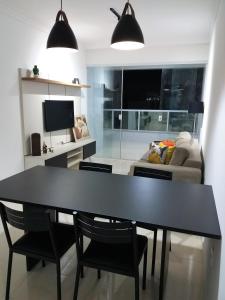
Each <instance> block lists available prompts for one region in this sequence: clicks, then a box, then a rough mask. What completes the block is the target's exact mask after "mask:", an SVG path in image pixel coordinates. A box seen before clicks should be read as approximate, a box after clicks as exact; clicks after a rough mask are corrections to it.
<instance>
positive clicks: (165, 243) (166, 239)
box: [159, 230, 171, 300]
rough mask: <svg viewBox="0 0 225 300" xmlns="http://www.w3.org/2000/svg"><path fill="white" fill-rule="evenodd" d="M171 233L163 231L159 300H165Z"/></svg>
mask: <svg viewBox="0 0 225 300" xmlns="http://www.w3.org/2000/svg"><path fill="white" fill-rule="evenodd" d="M170 241H171V233H170V231H167V230H163V239H162V252H161V268H160V283H159V300H163V296H164V289H165V285H166V280H167V274H168V265H169V253H170Z"/></svg>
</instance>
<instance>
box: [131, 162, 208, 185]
mask: <svg viewBox="0 0 225 300" xmlns="http://www.w3.org/2000/svg"><path fill="white" fill-rule="evenodd" d="M136 166H137V167H142V168H150V169H156V170H165V171H169V172H171V173H172V180H174V181H183V182H191V183H201V178H202V174H201V170H200V169H198V168H190V167H184V166H172V165H163V164H152V163H149V162H144V161H137V162H135V163H134V164H132V165H131V167H130V171H129V173H128V175H130V176H133V174H134V168H135V167H136Z"/></svg>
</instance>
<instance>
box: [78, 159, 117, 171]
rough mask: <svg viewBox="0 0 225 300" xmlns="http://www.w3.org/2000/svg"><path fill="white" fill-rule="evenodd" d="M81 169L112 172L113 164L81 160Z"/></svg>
mask: <svg viewBox="0 0 225 300" xmlns="http://www.w3.org/2000/svg"><path fill="white" fill-rule="evenodd" d="M79 170H84V171H95V172H103V173H112V165H108V164H99V163H93V162H89V161H80V163H79Z"/></svg>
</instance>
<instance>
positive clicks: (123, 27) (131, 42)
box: [110, 0, 144, 50]
mask: <svg viewBox="0 0 225 300" xmlns="http://www.w3.org/2000/svg"><path fill="white" fill-rule="evenodd" d="M110 10H111V11H112V12H113V13H114V14H115V15H116V16H117V18H118V24H117V25H116V28H115V29H114V32H113V35H112V39H111V47H112V48H114V49H117V50H136V49H141V48H143V47H144V37H143V33H142V31H141V28H140V26H139V24H138V22H137V20H136V18H135V12H134V9H133V7H132V5H131V4H130V3H129V0H128V1H127V3H126V4H125V7H124V10H123V13H122V16H120V14H119V13H118V12H117V11H115V9H113V8H110Z"/></svg>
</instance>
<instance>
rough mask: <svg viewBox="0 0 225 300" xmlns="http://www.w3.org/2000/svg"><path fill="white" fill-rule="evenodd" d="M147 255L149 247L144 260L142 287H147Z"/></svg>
mask: <svg viewBox="0 0 225 300" xmlns="http://www.w3.org/2000/svg"><path fill="white" fill-rule="evenodd" d="M147 256H148V247H147V248H146V250H145V253H144V261H143V279H142V289H143V290H145V289H146V271H147Z"/></svg>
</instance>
